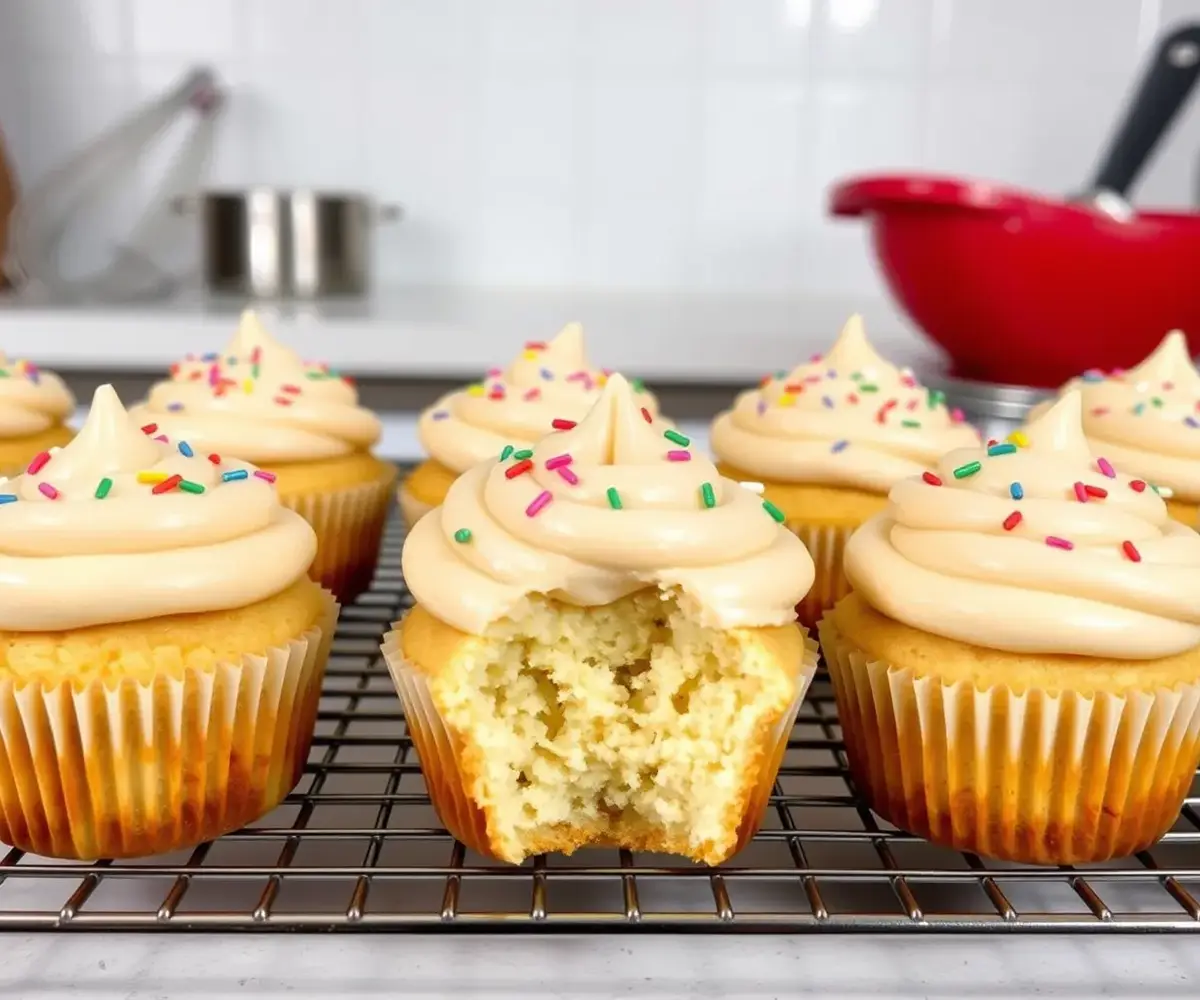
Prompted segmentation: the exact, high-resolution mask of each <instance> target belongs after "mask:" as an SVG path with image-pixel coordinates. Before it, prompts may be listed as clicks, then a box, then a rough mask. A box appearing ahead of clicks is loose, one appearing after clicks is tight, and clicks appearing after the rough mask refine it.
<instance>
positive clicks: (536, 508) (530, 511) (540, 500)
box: [525, 490, 554, 517]
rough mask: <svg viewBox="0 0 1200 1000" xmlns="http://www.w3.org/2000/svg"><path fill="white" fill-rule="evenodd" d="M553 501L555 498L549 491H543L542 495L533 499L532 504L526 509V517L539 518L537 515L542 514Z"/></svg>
mask: <svg viewBox="0 0 1200 1000" xmlns="http://www.w3.org/2000/svg"><path fill="white" fill-rule="evenodd" d="M553 499H554V496H553V494H551V492H550V491H549V490H542V492H541V493H539V494H538V495H537V496H536V497H534V498H533V501H532V502H531V503H530V505H529V506H528V507H526V508H525V516H526V517H537V515H538V514H540V513H541V512H542V511H543V510H544V509H545V508H546V506H547V505H548V504H549V503H550V501H551V500H553Z"/></svg>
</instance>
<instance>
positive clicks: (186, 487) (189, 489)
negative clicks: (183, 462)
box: [179, 479, 204, 493]
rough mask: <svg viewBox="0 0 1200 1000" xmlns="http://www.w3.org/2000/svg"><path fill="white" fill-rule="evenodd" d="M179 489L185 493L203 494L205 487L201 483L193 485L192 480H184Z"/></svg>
mask: <svg viewBox="0 0 1200 1000" xmlns="http://www.w3.org/2000/svg"><path fill="white" fill-rule="evenodd" d="M179 488H180V489H181V490H183V492H184V493H203V492H204V487H203V486H201V485H200V484H199V483H193V482H192V481H191V480H190V479H183V480H180V482H179Z"/></svg>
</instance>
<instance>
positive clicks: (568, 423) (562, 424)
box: [550, 417, 575, 431]
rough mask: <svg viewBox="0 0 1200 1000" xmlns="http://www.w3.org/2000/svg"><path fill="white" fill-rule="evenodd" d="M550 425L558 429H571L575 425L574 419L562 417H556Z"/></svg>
mask: <svg viewBox="0 0 1200 1000" xmlns="http://www.w3.org/2000/svg"><path fill="white" fill-rule="evenodd" d="M550 426H551V427H553V428H554V429H555V430H556V431H569V430H570V429H571V428H572V427H574V426H575V421H574V420H564V419H563V418H562V417H555V418H554V419H553V420H551V421H550Z"/></svg>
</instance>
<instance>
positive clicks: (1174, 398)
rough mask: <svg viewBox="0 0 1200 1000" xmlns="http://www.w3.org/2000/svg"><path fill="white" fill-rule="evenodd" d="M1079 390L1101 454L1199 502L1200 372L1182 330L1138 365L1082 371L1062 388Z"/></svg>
mask: <svg viewBox="0 0 1200 1000" xmlns="http://www.w3.org/2000/svg"><path fill="white" fill-rule="evenodd" d="M1076 390H1077V391H1079V392H1080V393H1081V394H1082V395H1083V429H1084V433H1085V434H1086V435H1087V438H1088V441H1089V442H1090V443H1091V446H1092V450H1093V451H1094V452H1096V454H1097V455H1102V456H1104V457H1105V458H1107V459H1108V460H1109V461H1110V462H1112V463H1113V464H1114V465H1117V466H1119V467H1120V468H1122V469H1124V470H1125V471H1126V472H1128V473H1130V474H1131V475H1136V476H1142V477H1144V478H1146V479H1148V480H1150V482H1152V483H1154V484H1155V485H1157V486H1159V487H1160V488H1167V489H1169V490H1170V495H1172V496H1175V497H1178V498H1179V499H1181V500H1187V501H1190V502H1192V503H1200V373H1198V372H1197V371H1196V366H1195V365H1194V364H1193V363H1192V358H1191V355H1190V354H1189V353H1188V345H1187V338H1185V337H1184V335H1183V334H1182V333H1181V332H1180V331H1178V330H1175V331H1173V332H1172V333H1169V334H1167V336H1166V337H1165V338H1164V339H1163V341H1162V343H1160V344H1159V345H1158V347H1157V348H1155V350H1154V352H1153V353H1152V354H1151V355H1150V356H1149V357H1148V358H1146V360H1145V361H1143V362H1142V363H1141V364H1140V365H1138V366H1137V367H1136V368H1130V369H1129V370H1128V371H1115V372H1110V373H1108V374H1105V373H1103V372H1100V371H1089V372H1084V374H1083V375H1081V376H1079V377H1078V378H1075V379H1072V380H1071V381H1070V382H1068V383H1067V384H1066V385H1065V386H1063V389H1062V391H1063V392H1074V391H1076ZM1048 405H1049V404H1047V403H1044V404H1042V405H1041V406H1039V407H1038V408H1036V409H1034V410H1033V411H1032V412H1031V418H1033V417H1036V416H1038V415H1039V414H1040V413H1043V412H1045V409H1046V407H1047V406H1048ZM1164 495H1165V490H1164Z"/></svg>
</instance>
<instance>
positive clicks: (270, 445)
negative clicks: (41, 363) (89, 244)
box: [132, 310, 383, 463]
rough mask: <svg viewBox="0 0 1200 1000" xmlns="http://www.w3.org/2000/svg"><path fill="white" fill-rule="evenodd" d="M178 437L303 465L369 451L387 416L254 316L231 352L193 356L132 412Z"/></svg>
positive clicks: (247, 315) (254, 458)
mask: <svg viewBox="0 0 1200 1000" xmlns="http://www.w3.org/2000/svg"><path fill="white" fill-rule="evenodd" d="M132 412H133V413H134V414H135V416H136V418H137V419H138V420H141V421H142V422H154V423H158V424H160V425H162V426H163V427H164V428H166V429H167V430H168V431H169V432H170V434H171V436H172V437H181V438H184V439H186V440H188V441H191V442H192V443H193V444H194V445H197V446H199V447H203V448H205V449H206V450H211V451H215V452H217V453H219V454H224V453H225V452H228V453H229V454H231V455H237V456H238V457H239V458H244V459H246V460H247V461H249V462H275V463H284V462H303V461H317V460H320V459H327V458H340V457H342V456H344V455H349V454H352V453H353V452H356V451H365V450H366V449H368V448H370V447H371V445H373V444H374V443H375V442H376V441H378V440H379V437H380V434H381V433H382V431H383V429H382V426H381V424H380V423H379V418H378V417H376V416H375V415H374V414H373V413H371V412H370V411H369V410H365V409H363V408H362V407H361V406H359V405H358V393H357V392H356V391H355V389H354V386H353V385H351V384H350V383H349V382H347V381H346V380H345V379H344V378H342V377H341V376H340V375H338V374H337V373H335V372H331V371H329V369H328V368H327V367H326V366H324V365H321V364H314V363H311V362H304V361H301V360H300V358H299V356H298V355H297V354H296V353H295V352H294V351H292V350H290V349H289V348H287V347H285V346H283V345H282V344H280V343H279V342H278V341H276V340H275V339H274V338H273V337H272V336H271V335H270V334H269V333H268V332H267V331H266V330H265V329H264V328H263V325H262V323H260V322H259V320H258V317H257V316H256V315H255V314H254V313H253V312H252V311H250V310H247V311H246V312H244V313H243V314H242V319H241V323H240V325H239V326H238V330H237V333H236V334H234V337H233V340H232V341H230V343H229V345H228V346H227V347H226V348H225V350H223V351H221V352H220V353H214V354H206V355H203V356H202V357H199V358H188V359H186V360H184V361H182V362H180V363H179V364H177V365H173V366H172V368H171V378H170V379H169V380H168V381H166V382H159V383H158V384H157V385H155V386H154V387H153V388H152V389H151V390H150V395H149V398H147V400H146V401H145V402H144V403H143V404H141V405H140V406H137V407H134V409H133V411H132Z"/></svg>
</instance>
